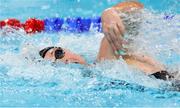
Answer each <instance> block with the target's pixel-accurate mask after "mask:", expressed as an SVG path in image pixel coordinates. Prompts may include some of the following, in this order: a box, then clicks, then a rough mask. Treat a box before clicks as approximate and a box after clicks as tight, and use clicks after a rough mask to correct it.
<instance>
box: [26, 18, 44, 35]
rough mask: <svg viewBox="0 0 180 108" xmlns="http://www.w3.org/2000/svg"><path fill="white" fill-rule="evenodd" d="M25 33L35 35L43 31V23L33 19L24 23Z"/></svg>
mask: <svg viewBox="0 0 180 108" xmlns="http://www.w3.org/2000/svg"><path fill="white" fill-rule="evenodd" d="M24 30H25V31H26V33H36V32H41V31H44V21H43V20H38V19H35V18H30V19H28V20H27V21H26V22H25V23H24Z"/></svg>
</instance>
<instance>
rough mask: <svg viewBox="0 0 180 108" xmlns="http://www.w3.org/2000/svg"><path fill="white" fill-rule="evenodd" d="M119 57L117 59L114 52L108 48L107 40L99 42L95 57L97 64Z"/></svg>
mask: <svg viewBox="0 0 180 108" xmlns="http://www.w3.org/2000/svg"><path fill="white" fill-rule="evenodd" d="M118 58H119V57H117V56H116V55H115V54H114V51H113V49H112V47H111V46H110V44H109V42H108V41H107V39H106V38H105V37H104V38H103V39H102V41H101V45H100V49H99V53H98V55H97V59H96V61H97V62H100V61H103V60H116V59H118Z"/></svg>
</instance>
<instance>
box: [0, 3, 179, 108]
mask: <svg viewBox="0 0 180 108" xmlns="http://www.w3.org/2000/svg"><path fill="white" fill-rule="evenodd" d="M141 1H142V2H143V3H144V4H145V6H147V8H146V9H145V13H144V22H143V24H142V27H141V29H140V30H141V33H140V34H139V35H138V37H137V39H136V41H135V42H134V46H133V47H132V49H134V50H136V51H139V52H142V53H146V54H148V55H151V56H152V57H154V58H156V59H157V60H159V61H161V62H162V63H163V64H165V65H166V67H168V70H169V71H178V72H180V48H179V46H180V15H179V10H178V6H179V5H180V4H179V2H178V0H169V1H168V2H165V0H161V1H160V0H159V1H155V0H146V1H145V0H141ZM87 2H88V3H87ZM118 2H119V0H104V1H99V2H98V3H97V0H91V1H87V0H43V1H42V0H34V1H32V0H21V1H19V0H0V20H4V19H6V18H12V17H13V18H17V19H20V20H21V21H25V20H26V19H27V18H28V17H37V18H41V19H45V18H49V17H74V16H83V17H95V16H100V13H101V12H102V11H103V10H104V9H105V8H107V7H109V6H112V5H114V4H116V3H118ZM86 4H88V5H86ZM164 5H166V7H165V6H164ZM9 7H11V8H9ZM97 7H98V8H97ZM166 14H168V15H175V16H174V17H173V18H172V19H164V16H165V15H166ZM7 29H8V30H9V29H10V30H11V31H13V32H6V31H7ZM102 37H103V34H102V33H99V32H94V31H93V30H91V32H86V33H80V34H79V33H70V32H59V33H38V34H34V35H27V34H25V33H24V31H22V30H19V31H17V30H14V29H12V28H4V29H2V30H0V106H1V107H3V106H6V107H11V106H17V107H23V106H31V107H33V106H41V107H56V106H59V107H93V106H94V107H105V106H106V107H132V106H139V107H180V92H179V91H177V90H176V88H173V87H172V86H171V83H172V82H167V81H162V80H157V79H154V78H150V77H148V76H146V75H144V74H143V73H142V72H140V71H139V70H137V69H135V68H133V67H129V66H128V65H127V64H126V63H125V62H124V61H123V60H121V59H120V60H118V61H105V62H101V63H97V64H96V65H92V66H91V67H85V66H82V65H78V64H69V65H65V64H63V63H56V64H55V63H51V62H50V61H44V60H42V59H41V58H40V57H39V55H38V51H39V50H40V49H42V48H44V47H47V46H52V45H53V46H62V47H64V48H68V49H70V50H72V51H74V52H76V53H78V54H80V55H82V56H83V57H84V58H85V59H86V61H87V62H88V63H89V64H93V62H94V61H95V60H96V56H97V53H98V49H99V44H100V41H101V39H102Z"/></svg>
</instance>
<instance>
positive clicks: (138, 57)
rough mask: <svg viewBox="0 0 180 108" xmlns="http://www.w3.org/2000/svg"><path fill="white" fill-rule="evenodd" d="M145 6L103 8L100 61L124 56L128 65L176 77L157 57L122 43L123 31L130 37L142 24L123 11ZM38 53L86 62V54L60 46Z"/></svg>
mask: <svg viewBox="0 0 180 108" xmlns="http://www.w3.org/2000/svg"><path fill="white" fill-rule="evenodd" d="M142 9H143V5H142V4H141V3H139V2H121V3H119V4H117V5H115V6H113V7H112V8H109V9H106V10H105V11H104V12H103V14H102V25H103V32H104V35H105V36H104V38H103V39H102V41H101V45H100V49H99V53H98V55H97V62H99V61H103V60H117V59H119V58H122V59H124V60H125V61H126V63H127V64H128V65H130V66H133V67H135V68H137V69H139V70H141V71H142V72H144V73H145V74H147V75H149V76H154V77H155V78H157V79H162V80H169V79H173V78H174V76H172V75H170V74H169V73H168V72H167V71H166V68H165V67H164V66H163V65H162V64H161V63H159V62H158V61H156V60H154V59H153V58H151V57H149V56H147V55H144V54H141V53H131V52H130V51H129V50H128V48H124V47H123V44H127V43H128V42H123V39H124V38H125V37H124V35H125V34H128V35H129V36H130V37H133V36H135V35H137V34H138V31H137V30H136V29H138V26H139V22H133V23H131V21H132V19H126V18H125V15H124V14H128V16H131V14H132V15H134V14H135V13H137V14H138V13H140V11H141V10H142ZM131 18H134V17H131ZM127 41H128V40H127ZM129 42H130V41H129ZM39 54H40V56H41V57H42V58H44V59H48V60H53V61H61V62H64V63H66V64H67V63H78V64H83V65H87V63H86V61H85V60H84V58H83V57H81V56H80V55H78V54H75V53H73V52H71V51H70V50H68V49H65V48H61V47H47V48H44V49H42V50H41V51H40V52H39Z"/></svg>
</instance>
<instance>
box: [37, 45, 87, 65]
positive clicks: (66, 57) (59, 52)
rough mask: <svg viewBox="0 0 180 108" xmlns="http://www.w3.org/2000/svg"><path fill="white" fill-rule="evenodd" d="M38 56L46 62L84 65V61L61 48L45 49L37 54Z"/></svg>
mask: <svg viewBox="0 0 180 108" xmlns="http://www.w3.org/2000/svg"><path fill="white" fill-rule="evenodd" d="M39 55H40V56H41V57H42V58H44V59H47V60H53V61H62V62H64V63H79V64H86V62H85V60H84V59H83V58H82V57H81V56H80V55H77V54H75V53H73V52H71V51H69V50H67V49H63V48H61V47H47V48H44V49H42V50H41V51H40V52H39Z"/></svg>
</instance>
